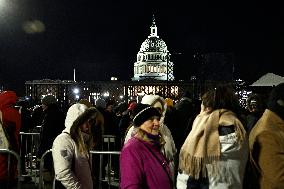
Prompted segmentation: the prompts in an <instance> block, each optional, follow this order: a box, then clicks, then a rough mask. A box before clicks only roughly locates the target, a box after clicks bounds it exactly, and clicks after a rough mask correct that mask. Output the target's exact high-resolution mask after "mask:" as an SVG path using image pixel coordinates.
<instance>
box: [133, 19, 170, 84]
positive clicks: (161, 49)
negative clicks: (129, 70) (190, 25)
mask: <svg viewBox="0 0 284 189" xmlns="http://www.w3.org/2000/svg"><path fill="white" fill-rule="evenodd" d="M150 29H151V33H150V35H149V36H148V38H147V39H146V40H145V41H144V42H143V43H142V45H141V47H140V50H139V52H138V53H137V60H136V62H135V63H134V77H133V78H132V80H133V81H139V80H144V79H155V80H169V81H172V80H174V75H173V62H171V61H170V55H171V54H170V53H169V51H168V48H167V45H166V43H165V42H164V41H163V40H162V39H161V38H160V37H159V36H158V31H157V26H156V23H155V17H154V16H153V21H152V26H151V27H150Z"/></svg>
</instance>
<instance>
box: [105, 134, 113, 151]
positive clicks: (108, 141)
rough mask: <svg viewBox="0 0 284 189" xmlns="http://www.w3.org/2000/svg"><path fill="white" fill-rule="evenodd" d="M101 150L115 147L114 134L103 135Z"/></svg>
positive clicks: (109, 149)
mask: <svg viewBox="0 0 284 189" xmlns="http://www.w3.org/2000/svg"><path fill="white" fill-rule="evenodd" d="M102 138H103V150H106V151H111V150H114V149H115V145H116V144H115V140H116V136H115V135H103V137H102Z"/></svg>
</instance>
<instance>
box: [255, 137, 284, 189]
mask: <svg viewBox="0 0 284 189" xmlns="http://www.w3.org/2000/svg"><path fill="white" fill-rule="evenodd" d="M280 140H281V139H279V137H277V136H275V134H272V133H271V132H263V133H261V134H260V135H259V136H258V137H257V142H258V144H257V145H258V147H259V154H258V157H256V159H257V158H258V162H256V163H257V164H258V165H259V168H260V170H261V174H262V179H261V180H262V181H261V185H263V186H264V185H265V186H266V187H268V188H284V155H283V154H284V151H283V144H282V143H283V142H281V141H283V140H281V141H280Z"/></svg>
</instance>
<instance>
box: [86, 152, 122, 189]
mask: <svg viewBox="0 0 284 189" xmlns="http://www.w3.org/2000/svg"><path fill="white" fill-rule="evenodd" d="M90 154H91V157H92V159H93V158H94V156H95V155H99V178H98V182H99V183H98V188H99V189H102V186H103V182H105V183H107V185H108V188H111V186H114V187H117V188H119V170H117V171H118V172H117V177H116V176H115V173H114V172H113V170H112V159H113V156H117V157H118V156H119V155H120V151H90ZM106 155H107V160H108V161H107V166H106V172H105V178H103V170H104V168H105V167H104V157H105V156H106ZM95 168H96V167H92V170H93V172H95V170H94V169H95Z"/></svg>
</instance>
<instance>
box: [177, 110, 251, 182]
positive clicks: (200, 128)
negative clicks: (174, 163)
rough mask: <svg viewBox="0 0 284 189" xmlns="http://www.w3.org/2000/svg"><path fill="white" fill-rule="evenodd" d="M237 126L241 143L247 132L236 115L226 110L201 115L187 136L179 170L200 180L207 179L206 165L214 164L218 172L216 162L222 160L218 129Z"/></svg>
mask: <svg viewBox="0 0 284 189" xmlns="http://www.w3.org/2000/svg"><path fill="white" fill-rule="evenodd" d="M219 125H222V126H230V125H234V126H235V133H236V134H237V136H238V139H239V142H242V141H243V139H244V137H245V134H246V132H245V130H244V127H243V125H242V123H241V122H240V121H239V119H238V118H237V117H236V115H235V114H234V113H233V112H231V111H229V110H225V109H218V110H214V111H213V112H211V113H207V112H203V113H200V114H199V115H198V116H197V117H196V118H195V120H194V122H193V125H192V130H191V132H190V133H189V135H188V136H187V138H186V140H185V142H184V144H183V146H182V148H181V151H180V155H179V169H180V170H182V171H183V172H184V173H186V174H188V175H190V176H192V177H194V178H195V179H198V178H199V177H206V176H207V174H206V164H212V165H213V170H215V171H214V172H216V173H217V172H218V170H217V169H218V167H217V166H216V161H218V160H219V159H220V153H221V149H220V141H219V132H218V127H219Z"/></svg>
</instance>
